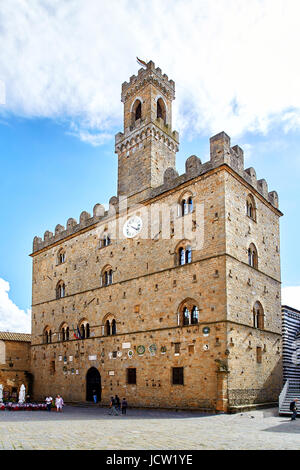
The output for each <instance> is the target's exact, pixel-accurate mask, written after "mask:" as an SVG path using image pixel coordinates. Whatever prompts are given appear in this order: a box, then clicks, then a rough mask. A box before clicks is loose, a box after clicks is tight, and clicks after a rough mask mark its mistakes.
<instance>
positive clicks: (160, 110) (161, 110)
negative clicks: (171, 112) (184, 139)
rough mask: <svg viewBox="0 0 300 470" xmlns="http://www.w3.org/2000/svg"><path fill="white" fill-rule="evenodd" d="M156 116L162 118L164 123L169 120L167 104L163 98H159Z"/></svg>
mask: <svg viewBox="0 0 300 470" xmlns="http://www.w3.org/2000/svg"><path fill="white" fill-rule="evenodd" d="M156 117H157V119H159V118H161V119H162V120H163V121H164V123H165V124H166V122H167V112H166V106H165V103H164V101H163V99H162V98H158V100H157V108H156Z"/></svg>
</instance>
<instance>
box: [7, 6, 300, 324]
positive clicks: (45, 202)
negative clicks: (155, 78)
mask: <svg viewBox="0 0 300 470" xmlns="http://www.w3.org/2000/svg"><path fill="white" fill-rule="evenodd" d="M212 3H214V5H212ZM249 3H250V6H249ZM87 5H88V6H87ZM147 5H148V6H147ZM118 6H119V8H118V11H117V12H116V11H115V9H114V7H113V6H112V5H108V2H101V1H100V2H96V1H93V0H91V2H89V3H88V4H87V3H86V2H84V1H82V0H70V1H69V2H66V1H65V2H58V1H56V0H53V1H52V2H50V1H47V0H35V1H33V2H29V1H26V0H25V1H23V2H22V6H21V8H18V9H16V0H11V1H10V2H8V4H4V6H3V7H2V11H1V13H0V26H1V29H0V40H1V44H2V45H3V50H2V52H1V53H0V80H2V83H4V85H5V103H4V104H3V105H1V107H0V112H1V114H0V141H1V152H0V155H1V157H0V159H1V169H2V171H1V175H2V179H1V186H0V197H1V199H0V200H1V202H2V204H1V212H2V217H1V231H0V242H1V243H0V260H1V263H0V329H12V330H15V331H17V330H19V331H22V330H23V331H24V330H25V329H27V330H28V325H29V321H28V319H29V311H28V309H30V304H31V258H30V257H29V256H28V255H29V253H30V252H31V248H32V239H33V237H34V236H35V235H38V236H43V233H44V231H45V230H51V231H53V230H54V228H55V226H56V224H58V223H60V224H62V225H65V223H66V220H67V219H68V218H69V217H74V218H76V219H78V218H79V214H80V212H81V211H83V210H87V211H88V212H91V211H92V208H93V206H94V205H95V203H97V202H100V203H107V202H108V200H109V198H110V197H111V196H113V195H115V194H116V184H117V157H116V155H115V154H114V134H115V133H117V132H118V131H120V130H122V125H123V123H122V119H123V115H122V113H123V109H122V107H123V105H122V103H121V102H120V92H121V84H122V82H123V81H125V80H128V79H129V77H130V76H131V75H132V74H135V73H137V71H138V68H139V66H138V64H137V63H136V60H135V57H136V56H137V55H138V56H140V57H141V58H143V59H144V60H147V61H148V60H150V59H152V60H153V61H154V62H155V64H156V66H160V67H161V68H162V71H163V73H167V74H168V75H169V78H172V79H173V80H174V81H175V83H176V100H175V102H174V105H173V113H174V125H173V127H174V128H175V129H177V130H179V132H180V151H179V153H178V154H177V169H178V171H179V172H180V173H182V172H184V163H185V160H186V158H188V157H189V156H190V155H192V154H196V155H198V156H199V157H200V158H201V159H202V161H206V160H207V159H208V155H209V137H211V136H212V135H214V134H216V133H217V132H220V131H222V130H224V131H225V132H227V133H228V134H229V135H230V136H231V138H232V145H235V144H238V145H240V146H241V147H242V148H244V151H245V156H246V163H245V165H246V167H250V166H253V167H254V168H255V169H256V173H257V177H258V179H260V178H265V179H266V180H267V182H268V185H269V191H271V190H276V191H277V192H278V194H279V201H280V209H281V211H282V212H283V213H284V217H283V218H282V219H281V263H282V281H283V286H284V287H285V288H286V289H285V291H284V295H285V296H284V300H285V301H286V302H288V303H291V304H292V306H294V307H296V308H299V309H300V301H299V297H300V276H299V269H298V266H299V261H300V260H299V255H298V250H297V242H298V231H299V228H300V227H299V215H298V208H299V205H300V194H299V177H300V89H299V71H300V69H299V65H298V64H297V61H296V60H295V58H296V56H297V54H298V51H297V44H299V39H300V33H299V31H298V30H299V28H298V27H297V29H295V27H296V23H295V21H296V20H295V18H299V13H300V8H299V6H298V2H295V1H293V0H287V1H285V2H282V1H280V0H272V2H270V1H268V0H266V1H264V0H261V1H256V0H253V2H246V1H244V0H235V1H230V0H228V1H225V0H224V1H223V0H217V1H216V2H209V1H207V0H200V1H197V2H196V1H193V0H190V1H189V0H187V1H185V2H183V1H180V0H179V1H176V0H174V1H172V2H170V1H166V2H164V4H163V5H161V2H158V1H156V0H152V1H151V2H150V6H151V8H150V12H151V15H150V14H149V3H148V2H143V1H140V2H135V1H132V2H128V1H126V0H118ZM164 15H165V16H164ZM163 17H165V18H168V21H167V23H168V24H166V23H165V22H164V21H163ZM129 24H130V25H131V26H132V27H130V28H129V27H128V26H126V25H129ZM149 38H151V40H149ZM45 51H46V53H45Z"/></svg>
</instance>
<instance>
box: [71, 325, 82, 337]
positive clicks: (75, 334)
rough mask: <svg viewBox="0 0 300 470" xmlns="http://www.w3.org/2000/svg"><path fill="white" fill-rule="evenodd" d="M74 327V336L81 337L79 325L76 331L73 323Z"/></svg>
mask: <svg viewBox="0 0 300 470" xmlns="http://www.w3.org/2000/svg"><path fill="white" fill-rule="evenodd" d="M72 328H73V331H74V338H76V339H81V335H80V331H79V329H78V327H77V331H75V328H74V325H72ZM78 333H79V334H78Z"/></svg>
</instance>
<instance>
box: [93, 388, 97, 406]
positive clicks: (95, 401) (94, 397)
mask: <svg viewBox="0 0 300 470" xmlns="http://www.w3.org/2000/svg"><path fill="white" fill-rule="evenodd" d="M93 400H94V403H97V401H98V397H97V392H96V390H93Z"/></svg>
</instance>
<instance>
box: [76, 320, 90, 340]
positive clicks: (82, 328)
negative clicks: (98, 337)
mask: <svg viewBox="0 0 300 470" xmlns="http://www.w3.org/2000/svg"><path fill="white" fill-rule="evenodd" d="M78 328H79V332H80V337H81V339H85V338H89V337H90V324H89V322H88V321H87V320H81V322H80V323H79V325H78Z"/></svg>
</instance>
